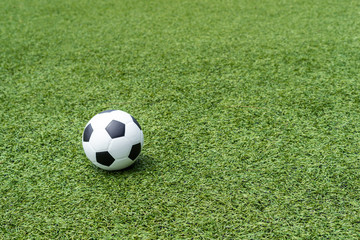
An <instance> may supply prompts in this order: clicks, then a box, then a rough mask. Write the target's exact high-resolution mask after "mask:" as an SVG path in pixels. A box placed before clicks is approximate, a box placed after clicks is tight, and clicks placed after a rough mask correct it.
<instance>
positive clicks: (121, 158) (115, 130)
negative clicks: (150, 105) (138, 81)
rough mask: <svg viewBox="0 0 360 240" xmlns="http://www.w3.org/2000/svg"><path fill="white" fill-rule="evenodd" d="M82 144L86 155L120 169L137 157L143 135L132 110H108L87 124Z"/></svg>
mask: <svg viewBox="0 0 360 240" xmlns="http://www.w3.org/2000/svg"><path fill="white" fill-rule="evenodd" d="M82 144H83V148H84V151H85V154H86V156H87V158H88V159H89V160H90V161H91V162H92V163H93V164H95V165H96V166H97V167H99V168H102V169H105V170H110V171H112V170H120V169H123V168H126V167H129V166H130V165H131V164H133V163H134V162H135V161H136V159H137V158H138V156H139V154H140V152H141V149H142V147H143V145H144V135H143V132H142V130H141V127H140V124H139V123H138V122H137V121H136V119H135V118H134V117H132V116H131V115H130V114H128V113H126V112H123V111H120V110H107V111H104V112H101V113H99V114H97V115H95V116H94V117H93V118H92V119H91V120H90V121H89V122H88V123H87V124H86V126H85V129H84V133H83V135H82Z"/></svg>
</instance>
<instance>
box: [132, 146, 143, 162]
mask: <svg viewBox="0 0 360 240" xmlns="http://www.w3.org/2000/svg"><path fill="white" fill-rule="evenodd" d="M140 152H141V144H140V143H138V144H135V145H133V146H132V147H131V151H130V154H129V158H130V159H131V160H133V161H134V160H135V159H136V158H137V157H138V156H139V154H140Z"/></svg>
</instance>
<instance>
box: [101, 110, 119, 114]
mask: <svg viewBox="0 0 360 240" xmlns="http://www.w3.org/2000/svg"><path fill="white" fill-rule="evenodd" d="M113 111H116V110H105V111H102V112H101V113H99V114H102V113H109V112H113Z"/></svg>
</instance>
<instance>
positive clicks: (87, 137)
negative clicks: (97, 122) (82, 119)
mask: <svg viewBox="0 0 360 240" xmlns="http://www.w3.org/2000/svg"><path fill="white" fill-rule="evenodd" d="M93 131H94V130H93V128H92V126H91V124H89V125H87V126H86V128H85V130H84V134H83V141H84V142H88V141H89V140H90V137H91V134H92V133H93Z"/></svg>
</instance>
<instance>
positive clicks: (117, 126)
mask: <svg viewBox="0 0 360 240" xmlns="http://www.w3.org/2000/svg"><path fill="white" fill-rule="evenodd" d="M105 129H106V131H107V132H108V133H109V135H110V137H111V138H118V137H123V136H124V135H125V124H123V123H122V122H119V121H116V120H112V121H111V122H110V123H109V124H108V125H107V127H106V128H105Z"/></svg>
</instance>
